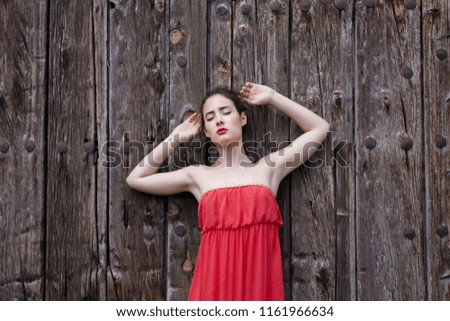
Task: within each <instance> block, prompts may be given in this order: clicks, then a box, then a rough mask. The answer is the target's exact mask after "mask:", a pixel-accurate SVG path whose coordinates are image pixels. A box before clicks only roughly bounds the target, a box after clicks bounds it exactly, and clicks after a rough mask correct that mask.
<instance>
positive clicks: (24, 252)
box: [0, 1, 47, 300]
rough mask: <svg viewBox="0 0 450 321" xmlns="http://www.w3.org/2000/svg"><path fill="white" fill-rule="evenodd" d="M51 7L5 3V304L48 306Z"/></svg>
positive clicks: (1, 132) (0, 198) (1, 145)
mask: <svg viewBox="0 0 450 321" xmlns="http://www.w3.org/2000/svg"><path fill="white" fill-rule="evenodd" d="M46 41H47V3H46V2H45V1H40V2H36V1H2V2H1V3H0V70H1V72H0V182H1V183H0V186H1V189H0V244H1V245H0V257H1V258H2V259H1V264H0V300H43V299H44V282H45V280H44V278H45V268H44V267H45V252H44V247H42V244H43V241H44V235H45V234H44V233H45V227H44V224H43V223H44V221H45V166H44V161H45V146H46V145H45V99H46V84H45V81H46V78H45V68H46V61H47V53H46Z"/></svg>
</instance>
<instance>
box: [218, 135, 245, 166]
mask: <svg viewBox="0 0 450 321" xmlns="http://www.w3.org/2000/svg"><path fill="white" fill-rule="evenodd" d="M216 147H217V151H218V152H219V158H218V159H217V161H216V165H217V166H220V167H230V168H232V167H233V168H236V167H239V166H243V165H245V164H249V163H251V161H250V159H249V158H248V157H247V155H246V154H245V151H244V145H243V144H242V140H240V141H238V142H234V143H231V144H229V145H228V146H218V145H216Z"/></svg>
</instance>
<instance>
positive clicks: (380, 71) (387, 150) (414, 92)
mask: <svg viewBox="0 0 450 321" xmlns="http://www.w3.org/2000/svg"><path fill="white" fill-rule="evenodd" d="M366 3H367V2H366ZM355 28H356V43H355V46H356V57H355V59H356V63H355V74H356V79H355V80H356V81H355V93H356V96H355V104H356V105H355V117H356V119H355V126H356V130H357V135H358V136H357V139H356V191H357V193H356V213H357V219H356V228H357V231H356V233H357V284H358V288H357V294H358V296H357V299H360V300H423V299H425V298H426V284H425V276H424V273H425V271H424V259H423V255H425V253H424V249H423V237H424V235H423V234H422V231H423V229H424V226H423V224H424V223H425V222H423V216H424V204H423V199H424V192H423V191H424V184H423V182H424V173H423V168H422V164H423V163H422V162H423V158H422V155H423V150H422V148H423V147H422V131H423V127H422V115H421V113H422V111H421V106H422V103H421V98H422V97H421V79H420V78H421V77H420V74H421V58H420V50H417V48H420V46H421V42H420V10H419V9H418V8H416V9H413V10H409V9H407V8H406V7H405V6H404V4H403V1H383V0H380V1H377V2H376V4H375V6H373V7H370V6H366V4H364V3H362V2H358V3H357V7H356V26H355Z"/></svg>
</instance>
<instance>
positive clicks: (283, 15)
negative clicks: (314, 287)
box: [234, 0, 292, 300]
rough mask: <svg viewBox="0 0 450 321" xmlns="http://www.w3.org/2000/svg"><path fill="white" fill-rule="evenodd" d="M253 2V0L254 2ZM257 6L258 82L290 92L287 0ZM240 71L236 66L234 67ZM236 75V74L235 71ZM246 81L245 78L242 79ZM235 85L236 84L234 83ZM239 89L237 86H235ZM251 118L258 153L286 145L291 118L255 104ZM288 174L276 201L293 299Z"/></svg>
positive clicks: (288, 292) (288, 293)
mask: <svg viewBox="0 0 450 321" xmlns="http://www.w3.org/2000/svg"><path fill="white" fill-rule="evenodd" d="M255 5H256V3H255ZM255 10H256V17H257V19H256V25H255V27H256V29H255V30H256V31H257V32H256V33H255V39H254V41H255V42H254V46H255V49H256V50H257V51H256V52H257V54H256V55H255V57H254V59H255V63H256V64H258V65H260V66H261V67H260V68H258V69H257V72H260V74H257V75H256V78H257V79H260V81H261V83H263V84H266V85H268V86H270V87H272V88H274V89H275V90H276V91H278V92H279V93H281V94H283V95H285V96H289V15H290V13H289V1H287V0H283V1H276V2H271V1H268V0H264V1H258V2H257V6H256V7H255ZM234 72H235V73H237V74H239V73H240V71H239V70H236V69H235V70H234ZM236 77H238V75H236ZM242 81H245V79H242ZM236 86H239V85H238V84H236ZM236 89H239V87H236ZM254 110H255V113H254V114H253V116H254V117H253V118H252V119H251V121H252V122H253V124H254V126H253V127H254V129H255V131H254V134H255V136H254V137H253V139H255V140H256V141H258V144H260V147H261V148H260V149H259V152H260V153H261V156H263V155H266V154H268V153H270V152H274V151H275V150H277V149H278V147H280V146H281V147H285V146H286V145H287V143H286V142H287V141H289V123H290V119H289V117H287V116H286V115H285V114H284V113H281V112H279V111H278V110H276V109H275V108H274V107H272V106H262V107H255V109H254ZM289 186H290V177H289V178H286V179H285V180H284V181H283V182H282V183H281V184H280V187H279V189H278V192H277V202H278V206H279V208H280V212H281V213H282V216H283V228H282V229H281V230H280V242H281V248H282V257H283V278H284V292H285V299H286V300H290V299H292V294H291V293H292V289H291V287H292V280H291V273H290V257H291V242H290V241H291V233H290V232H291V215H290V214H291V213H290V203H291V200H290V193H289Z"/></svg>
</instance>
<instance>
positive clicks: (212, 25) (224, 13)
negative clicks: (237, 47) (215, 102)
mask: <svg viewBox="0 0 450 321" xmlns="http://www.w3.org/2000/svg"><path fill="white" fill-rule="evenodd" d="M232 7H233V3H232V0H212V1H210V6H209V17H210V19H209V21H208V24H209V32H208V37H209V48H208V49H209V54H208V56H207V59H208V68H209V69H208V79H209V86H208V87H209V89H212V88H214V87H217V86H226V87H231V68H232V64H231V56H232V46H231V45H232Z"/></svg>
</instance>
